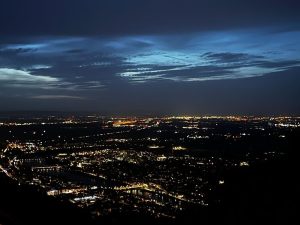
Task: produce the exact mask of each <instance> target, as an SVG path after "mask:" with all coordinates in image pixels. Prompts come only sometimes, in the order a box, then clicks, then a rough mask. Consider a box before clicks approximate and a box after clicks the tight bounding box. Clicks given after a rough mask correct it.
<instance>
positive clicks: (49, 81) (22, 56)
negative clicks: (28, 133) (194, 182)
mask: <svg viewBox="0 0 300 225" xmlns="http://www.w3.org/2000/svg"><path fill="white" fill-rule="evenodd" d="M276 3H277V2H276ZM207 4H210V3H207ZM287 4H289V2H288V3H287ZM149 7H150V6H149ZM224 7H225V8H224V10H225V9H227V8H226V6H224ZM251 7H252V6H251ZM251 7H250V6H249V9H248V10H247V9H244V8H242V6H241V7H240V8H237V9H233V11H232V12H233V13H235V11H234V10H240V11H243V10H244V11H245V13H244V14H246V15H248V14H249V15H248V17H245V18H244V17H243V15H242V14H241V15H240V14H238V16H236V17H234V16H232V18H231V23H233V21H235V19H236V20H238V19H239V17H240V18H241V19H242V20H244V24H243V23H241V24H239V23H238V24H231V23H230V21H229V22H227V23H225V24H222V23H223V22H222V20H221V19H222V18H221V17H222V16H224V15H222V13H221V11H222V9H219V11H220V14H221V16H220V18H219V19H220V24H221V25H220V27H219V28H218V27H217V26H216V24H217V25H218V23H214V24H211V22H207V27H206V28H205V29H203V28H202V27H205V26H204V25H206V24H205V23H204V25H202V27H201V26H200V28H199V29H198V28H197V26H196V25H193V27H190V24H193V23H194V20H196V22H197V18H194V17H193V18H190V21H184V20H183V23H185V24H186V27H187V29H186V30H185V29H184V26H183V25H179V26H178V29H176V26H174V24H173V23H168V24H164V22H162V25H161V26H160V24H157V23H153V24H151V23H150V22H149V21H148V20H145V19H144V20H142V22H141V23H142V24H145V25H147V24H148V23H150V24H148V25H149V30H147V29H146V28H145V30H142V31H141V32H140V31H139V30H138V32H132V29H131V25H127V24H126V23H125V25H124V26H125V29H124V31H123V32H120V33H118V32H115V31H114V32H112V33H110V31H106V33H105V32H104V33H103V34H100V33H97V32H94V33H93V32H92V33H89V32H87V31H85V27H86V26H87V27H89V26H90V23H88V22H89V21H83V22H82V24H81V26H79V27H78V30H79V32H77V33H76V32H73V31H72V32H73V33H72V32H71V34H69V33H68V32H66V33H63V32H61V33H59V32H58V33H57V32H56V30H55V29H54V30H52V28H51V29H49V32H48V30H47V29H46V30H45V28H44V27H43V26H37V31H39V32H36V31H35V30H31V29H32V28H31V27H30V28H29V27H28V29H29V30H31V32H29V33H27V32H25V31H26V30H25V31H24V32H22V31H20V34H18V35H17V34H14V32H11V31H10V29H9V28H5V27H4V31H6V33H7V35H5V36H4V38H3V40H2V41H1V42H0V88H1V91H0V98H1V99H2V102H5V107H6V109H8V110H30V109H31V108H33V109H37V110H51V109H54V110H57V109H61V110H68V109H72V110H85V109H86V110H92V111H94V110H96V111H97V110H100V111H101V110H102V109H103V107H106V110H107V111H108V112H114V111H118V112H124V113H126V112H128V111H130V112H131V111H133V112H134V110H135V109H136V111H137V113H138V112H139V109H141V108H143V111H145V112H147V109H148V111H154V112H159V111H160V109H161V108H164V107H162V106H165V105H166V104H165V103H166V102H173V101H175V100H178V99H180V98H181V97H182V96H180V98H178V96H179V95H182V93H181V92H175V91H173V92H172V91H171V92H172V93H170V94H169V100H168V99H164V100H160V101H158V104H157V105H154V104H150V105H148V106H147V102H149V100H151V99H150V98H151V96H152V98H154V99H155V98H158V97H159V96H157V94H156V93H153V91H152V90H156V92H157V93H162V92H168V89H165V87H166V86H167V87H170V88H171V89H173V90H176V89H177V88H179V89H184V88H186V87H189V88H193V91H194V92H195V93H197V91H198V92H199V94H200V93H202V91H203V90H201V88H202V86H203V85H211V86H212V87H211V88H212V89H211V90H210V91H209V92H211V91H213V90H214V88H215V87H214V85H216V84H212V83H213V82H217V83H218V84H220V82H221V84H222V82H230V81H232V82H233V80H238V82H239V83H240V84H243V83H245V82H249V79H255V80H256V81H257V82H259V80H257V79H264V77H270V76H272V74H275V75H277V74H282V75H281V76H282V78H283V77H284V76H285V77H286V79H289V76H290V75H289V74H291V73H293V74H294V73H296V72H295V71H298V70H299V66H300V56H299V52H300V41H299V40H300V29H299V27H298V25H297V23H296V22H297V20H296V19H297V18H298V17H297V18H296V19H295V18H293V17H291V18H289V16H288V14H287V12H285V14H283V15H282V14H281V13H280V11H279V12H277V10H278V9H277V8H275V9H274V10H273V11H274V15H273V14H272V15H271V14H270V15H271V16H270V15H269V14H268V12H267V13H266V15H265V18H266V19H268V18H269V17H271V18H273V19H274V20H275V18H276V13H277V14H278V15H277V17H278V18H280V22H279V21H278V23H271V22H269V23H266V24H265V23H260V17H261V15H260V14H259V13H258V14H257V17H258V18H256V14H255V13H256V12H255V8H251ZM285 8H287V9H288V8H289V7H288V6H286V5H285ZM49 10H51V8H50V9H49ZM74 10H76V8H75V9H74ZM115 10H119V9H118V8H117V9H115V8H114V9H113V10H112V14H113V12H114V11H115ZM176 10H180V9H177V8H176ZM176 10H175V11H176ZM211 11H212V10H211ZM291 11H292V8H291ZM271 12H272V11H271ZM210 13H211V14H212V13H213V11H212V12H210ZM247 13H248V14H247ZM165 14H166V15H165ZM165 14H162V15H163V17H164V18H165V19H166V18H168V16H169V17H171V18H173V19H174V20H176V21H174V23H175V22H178V21H180V16H179V18H177V17H176V16H174V15H173V14H171V13H170V15H168V13H165ZM208 14H209V12H208ZM291 14H292V13H291ZM59 15H60V14H59V13H58V16H59ZM149 15H150V16H151V15H152V14H149ZM162 15H160V16H162ZM226 15H227V14H226ZM61 17H62V18H61V19H64V18H63V16H62V15H61ZM127 17H128V16H127ZM226 18H227V17H226ZM249 18H251V19H252V20H253V24H252V23H251V22H250V23H249V22H248V20H249ZM253 18H254V19H253ZM262 18H263V17H262ZM284 18H287V20H284ZM73 19H74V20H75V18H73ZM94 19H99V20H101V19H102V18H101V16H98V15H97V17H95V18H94ZM110 19H111V18H110ZM127 19H128V24H129V22H131V19H132V18H131V17H128V18H127ZM191 19H193V21H192V20H191ZM198 19H199V20H200V19H203V18H198ZM65 20H67V18H65ZM65 20H62V22H64V21H65ZM224 20H225V19H224ZM46 21H48V19H47V18H46ZM75 21H76V20H75ZM225 21H226V20H225ZM263 21H265V20H263ZM267 21H268V20H267ZM30 22H32V21H29V22H28V24H27V26H28V25H30ZM77 22H78V24H79V25H80V21H77ZM90 22H91V21H90ZM92 22H93V21H92ZM125 22H126V21H125ZM188 22H191V23H188ZM51 23H52V20H51ZM101 23H102V22H101ZM110 23H112V22H110ZM201 23H202V22H201ZM12 24H13V25H14V23H12ZM154 24H157V27H160V30H159V31H158V30H156V27H155V29H154V28H153V27H154ZM25 25H26V24H25ZM53 25H54V24H53ZM68 25H70V24H68ZM101 25H102V26H105V23H104V25H103V24H101ZM7 26H8V25H7ZM106 26H107V27H109V26H112V24H109V23H108V24H107V25H106ZM126 26H127V28H126ZM137 26H139V23H138V24H137ZM69 27H70V28H69ZM92 27H94V29H95V30H97V29H96V26H95V25H93V26H92ZM164 28H166V29H167V31H164ZM169 28H170V29H169ZM5 29H6V30H5ZM65 29H66V30H67V31H68V29H70V30H72V29H73V28H72V27H71V26H65ZM168 29H169V31H168ZM57 30H60V29H57ZM81 30H83V31H82V32H81ZM91 30H92V29H91ZM104 30H105V29H104ZM10 33H11V34H10ZM284 74H286V75H284ZM203 83H206V84H203ZM250 83H251V82H250ZM189 85H191V86H189ZM287 88H289V87H284V89H287ZM291 88H292V87H291ZM266 89H268V87H266ZM268 91H273V92H277V90H271V89H270V90H267V91H266V93H267V92H268ZM131 92H138V96H140V99H136V100H135V101H134V102H132V98H133V96H132V95H130V94H128V96H127V98H125V99H124V93H131ZM284 92H285V90H284V91H283V93H282V95H285V94H284ZM224 94H225V95H226V93H225V92H224ZM236 94H237V95H239V93H238V92H237V93H236ZM264 94H265V93H264V92H262V93H261V95H264ZM99 95H101V96H102V97H99ZM231 95H232V93H231V91H229V92H228V93H227V96H231ZM103 96H105V97H103ZM125 96H126V95H125ZM186 97H189V96H186ZM296 97H298V96H294V98H296ZM118 98H120V99H122V100H118ZM135 98H136V97H134V98H133V99H135ZM202 98H203V97H202ZM207 98H208V99H210V100H211V101H216V97H215V96H210V95H207ZM286 98H291V96H290V95H287V96H286ZM228 99H230V98H228ZM197 100H198V98H196V97H194V101H197ZM124 101H125V102H126V101H127V102H128V103H130V104H128V106H123V103H124ZM203 101H205V102H206V100H203ZM12 102H13V103H14V102H16V103H18V104H12ZM62 102H67V103H68V105H69V106H68V107H67V108H64V107H62V108H61V106H62ZM112 102H113V105H111V104H112ZM175 102H176V101H175ZM283 102H284V101H283ZM118 103H119V104H118ZM36 104H39V105H41V107H40V108H39V107H36ZM190 104H191V106H187V107H186V108H187V110H186V113H189V112H191V113H197V108H198V107H194V105H193V103H192V101H191V103H190ZM237 104H240V103H239V102H237ZM261 104H262V103H261ZM261 104H260V105H258V106H257V107H254V109H253V110H251V109H250V110H249V109H248V106H246V105H245V106H239V107H237V108H238V109H239V110H237V109H236V111H237V112H238V111H242V112H243V113H250V114H251V113H257V112H260V110H259V107H261V108H262V109H263V108H264V105H261ZM295 104H296V103H295ZM295 104H294V106H293V107H292V108H291V107H290V105H289V108H288V107H287V108H286V110H283V112H284V111H287V113H297V112H298V109H299V104H296V105H295ZM118 105H119V106H120V105H121V106H122V107H123V108H122V107H121V106H120V107H117V106H118ZM179 105H180V104H179ZM196 105H197V104H196ZM209 105H210V104H208V106H207V109H208V110H205V109H203V108H201V109H200V108H199V109H198V111H199V113H206V112H207V113H216V114H218V113H223V111H224V113H225V112H230V110H228V109H224V110H223V111H222V110H221V111H219V109H218V110H213V108H214V107H211V106H209ZM292 105H293V104H292ZM19 106H20V107H19ZM79 106H80V107H79ZM77 107H78V108H77ZM282 107H283V108H284V107H285V105H284V103H283V105H282ZM173 108H176V103H174V105H173V106H171V107H170V108H169V109H168V108H167V107H165V108H164V109H163V110H162V112H164V113H167V112H168V110H170V112H171V113H172V110H173ZM188 108H195V109H193V110H192V111H189V110H188ZM241 109H242V110H241ZM246 109H247V110H248V111H247V110H246ZM106 110H104V111H106ZM182 111H183V112H185V110H182ZM261 112H262V113H272V108H268V109H264V110H262V111H261ZM231 113H234V109H233V110H232V112H231Z"/></svg>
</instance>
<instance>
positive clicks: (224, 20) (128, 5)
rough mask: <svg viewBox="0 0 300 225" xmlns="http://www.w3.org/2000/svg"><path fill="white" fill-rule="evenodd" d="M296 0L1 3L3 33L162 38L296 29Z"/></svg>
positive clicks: (32, 0)
mask: <svg viewBox="0 0 300 225" xmlns="http://www.w3.org/2000/svg"><path fill="white" fill-rule="evenodd" d="M299 6H300V3H299V1H298V0H285V1H282V0H264V1H262V0H251V1H250V0H249V1H241V0H227V1H221V0H185V1H182V0H164V1H161V0H151V1H140V0H126V1H124V0H109V1H108V0H87V1H82V0H52V1H40V0H27V1H18V0H4V1H1V3H0V27H1V28H0V29H1V33H2V34H6V35H73V36H74V35H75V36H82V35H109V36H111V35H128V34H154V33H156V34H161V33H170V32H173V33H178V32H187V31H188V32H191V31H207V30H215V29H233V28H241V27H242V28H245V27H257V26H265V25H278V24H282V23H286V22H291V21H292V22H293V23H290V26H289V27H290V28H289V29H293V28H291V27H295V26H296V27H298V28H299V23H297V21H299V17H300V15H299Z"/></svg>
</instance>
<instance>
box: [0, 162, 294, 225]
mask: <svg viewBox="0 0 300 225" xmlns="http://www.w3.org/2000/svg"><path fill="white" fill-rule="evenodd" d="M295 163H296V160H291V159H284V160H280V161H276V162H271V163H268V164H266V165H257V166H256V167H255V168H253V167H252V168H251V169H248V168H247V169H244V170H238V171H231V172H230V173H228V174H227V175H226V177H227V180H228V182H227V183H226V184H225V185H224V186H223V188H222V189H220V190H218V191H217V193H212V195H213V197H212V203H211V204H210V206H209V207H208V208H205V209H199V208H198V209H195V208H194V209H190V210H187V211H185V213H183V214H182V215H180V216H179V217H178V219H177V220H176V222H175V223H178V224H195V223H197V224H261V223H266V224H292V223H293V221H294V220H293V219H294V216H295V214H296V196H297V194H298V193H299V185H298V184H297V178H296V177H295V176H294V175H295V173H296V169H297V166H296V164H295ZM0 179H1V186H0V199H1V203H0V204H1V205H0V221H1V224H3V225H29V224H31V225H35V224H36V225H37V224H124V223H127V222H130V223H132V224H141V223H144V224H150V223H151V224H153V223H155V222H157V223H158V224H159V223H163V221H151V220H150V219H146V218H144V217H143V215H132V216H129V215H128V216H124V218H115V217H113V216H111V217H109V218H104V219H102V221H93V220H92V219H90V217H89V215H88V212H85V211H84V210H82V209H78V208H75V207H73V206H72V205H71V204H67V203H62V202H59V201H57V200H56V199H53V198H50V197H49V196H46V195H45V194H43V193H40V192H36V190H32V189H31V188H30V187H26V186H19V185H18V184H16V183H15V182H12V181H11V180H9V179H8V178H7V177H5V176H4V175H3V174H1V176H0ZM216 195H219V196H220V198H221V199H222V201H221V202H220V203H218V202H214V201H213V199H214V198H215V196H216Z"/></svg>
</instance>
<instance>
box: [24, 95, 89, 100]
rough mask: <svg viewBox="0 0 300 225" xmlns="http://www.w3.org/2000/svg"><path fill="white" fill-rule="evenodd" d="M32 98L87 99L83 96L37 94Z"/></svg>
mask: <svg viewBox="0 0 300 225" xmlns="http://www.w3.org/2000/svg"><path fill="white" fill-rule="evenodd" d="M30 98H32V99H41V100H59V99H68V100H83V99H85V98H83V97H81V96H72V95H36V96H31V97H30Z"/></svg>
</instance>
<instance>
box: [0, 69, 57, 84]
mask: <svg viewBox="0 0 300 225" xmlns="http://www.w3.org/2000/svg"><path fill="white" fill-rule="evenodd" d="M0 81H15V82H24V83H48V82H49V83H55V82H59V81H60V79H58V78H55V77H51V76H41V75H33V74H31V73H30V72H28V71H24V70H18V69H11V68H0Z"/></svg>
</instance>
